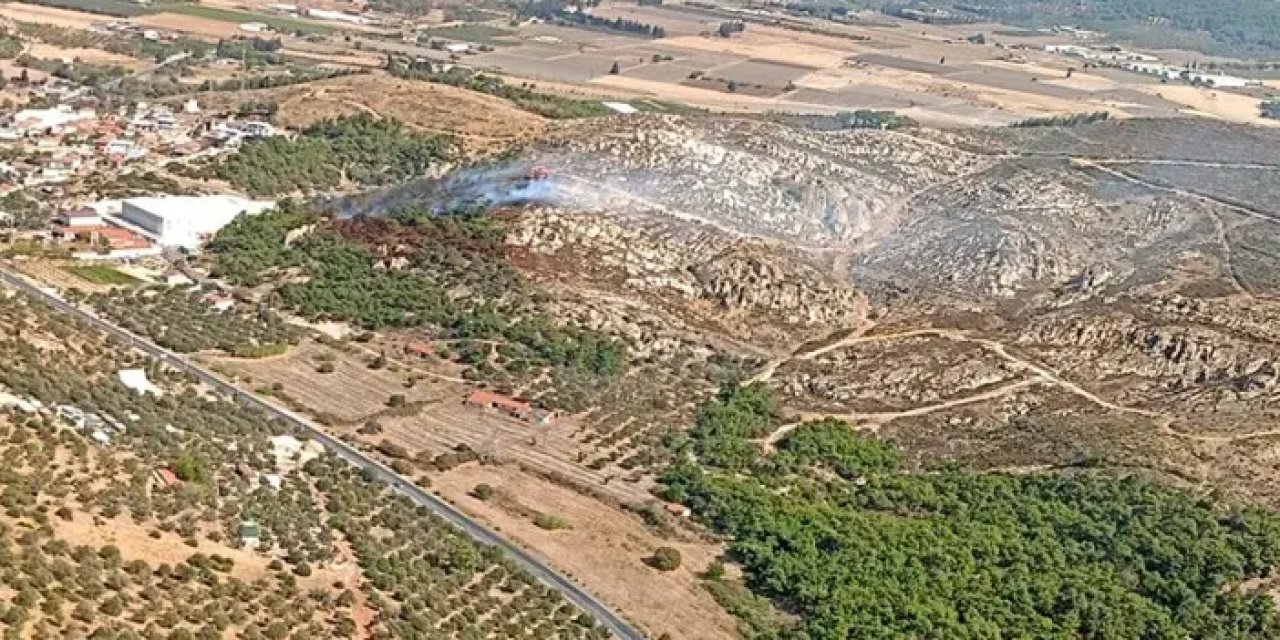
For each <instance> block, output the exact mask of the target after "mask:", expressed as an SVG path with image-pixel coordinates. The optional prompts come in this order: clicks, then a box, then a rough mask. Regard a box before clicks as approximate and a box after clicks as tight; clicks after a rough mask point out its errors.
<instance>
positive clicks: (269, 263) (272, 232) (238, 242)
mask: <svg viewBox="0 0 1280 640" xmlns="http://www.w3.org/2000/svg"><path fill="white" fill-rule="evenodd" d="M310 222H314V220H313V217H312V215H311V214H309V213H308V212H307V211H306V210H304V209H303V208H302V207H300V206H298V205H297V204H296V203H295V202H293V201H291V200H284V201H281V202H280V203H279V205H278V206H277V207H276V208H275V209H272V210H271V211H270V212H267V213H264V214H262V215H256V216H240V217H238V218H236V219H235V220H233V221H232V222H231V224H229V225H227V226H225V227H223V228H222V230H220V231H218V234H217V235H216V236H214V238H213V240H211V241H210V242H209V245H208V250H209V252H210V253H213V254H214V255H216V256H217V257H218V259H217V263H216V271H215V273H214V275H215V276H217V277H219V278H223V279H225V280H229V281H231V282H232V283H234V284H238V285H249V286H253V285H257V284H260V283H262V282H263V279H264V276H265V275H268V272H269V270H271V269H275V268H278V267H283V266H286V265H287V264H288V263H289V261H290V260H291V259H292V256H293V254H292V252H291V251H290V248H289V246H288V245H286V244H285V238H286V237H287V236H288V233H289V231H291V230H294V229H299V228H302V227H303V226H305V225H307V224H308V223H310Z"/></svg>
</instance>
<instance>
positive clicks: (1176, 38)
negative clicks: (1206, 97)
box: [955, 0, 1280, 55]
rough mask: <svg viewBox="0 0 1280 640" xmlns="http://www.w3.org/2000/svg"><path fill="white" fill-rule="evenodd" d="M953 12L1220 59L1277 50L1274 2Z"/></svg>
mask: <svg viewBox="0 0 1280 640" xmlns="http://www.w3.org/2000/svg"><path fill="white" fill-rule="evenodd" d="M955 8H959V9H964V10H966V11H970V12H973V13H977V14H979V15H982V16H984V17H987V18H991V19H995V20H999V21H1001V22H1008V23H1011V24H1018V25H1027V26H1048V25H1055V24H1070V25H1074V26H1081V27H1091V28H1098V29H1103V30H1106V31H1108V32H1110V33H1112V34H1114V35H1116V36H1118V37H1121V38H1125V39H1130V40H1133V41H1134V42H1137V43H1139V44H1147V45H1153V46H1157V45H1158V46H1162V47H1186V48H1193V49H1197V50H1201V51H1205V52H1206V53H1214V54H1222V55H1246V54H1252V55H1270V54H1274V53H1276V52H1280V3H1277V2H1275V1H1274V0H1225V1H1220V0H1182V1H1180V2H1168V1H1167V0H982V1H981V2H972V3H963V4H957V5H955Z"/></svg>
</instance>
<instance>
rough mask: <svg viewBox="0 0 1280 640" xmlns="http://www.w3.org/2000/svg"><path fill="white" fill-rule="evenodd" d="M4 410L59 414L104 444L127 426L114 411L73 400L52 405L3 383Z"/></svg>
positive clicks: (0, 393) (1, 407)
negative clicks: (88, 408) (87, 406)
mask: <svg viewBox="0 0 1280 640" xmlns="http://www.w3.org/2000/svg"><path fill="white" fill-rule="evenodd" d="M0 410H3V411H13V412H16V413H21V414H25V415H30V416H48V417H51V418H55V419H57V420H58V421H60V422H62V423H63V424H65V425H67V426H68V427H71V428H73V429H75V430H76V431H79V432H80V433H82V434H84V435H85V436H86V437H88V438H89V439H90V440H93V441H94V442H96V443H98V444H99V445H102V446H104V447H105V446H108V445H110V444H111V439H112V437H113V435H115V434H121V433H124V432H125V431H126V430H127V429H126V427H125V424H124V422H123V421H121V420H119V419H118V418H116V417H115V416H112V415H111V414H108V413H94V412H92V411H85V410H84V409H81V408H80V407H77V406H75V405H70V404H59V405H52V406H50V405H46V404H45V403H43V402H41V401H39V400H37V399H35V398H32V397H29V396H19V395H16V394H14V393H12V392H10V391H8V390H6V389H4V388H3V387H0ZM129 419H130V420H137V419H139V416H138V415H136V414H130V415H129Z"/></svg>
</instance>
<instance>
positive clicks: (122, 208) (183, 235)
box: [49, 195, 275, 259]
mask: <svg viewBox="0 0 1280 640" xmlns="http://www.w3.org/2000/svg"><path fill="white" fill-rule="evenodd" d="M273 206H275V202H274V201H271V200H249V199H247V198H242V197H240V196H236V195H205V196H157V197H140V198H124V199H122V200H103V201H98V202H94V203H92V204H89V205H86V206H83V207H79V208H76V209H71V210H67V211H63V212H62V213H60V214H58V216H57V218H56V219H55V221H54V223H53V225H52V226H51V228H50V230H49V237H50V238H51V239H52V240H54V241H56V242H60V243H75V244H79V245H80V246H81V247H82V248H83V250H82V251H79V252H75V255H76V257H78V258H81V259H130V258H140V257H146V256H155V255H160V254H161V253H162V252H163V251H164V250H165V249H166V248H177V249H184V250H187V251H194V250H196V249H198V248H199V247H200V245H201V244H203V243H204V242H206V241H208V240H209V239H210V238H211V237H212V236H213V235H214V234H215V233H217V232H218V230H219V229H221V228H222V227H225V226H226V225H228V224H230V223H231V221H232V220H234V219H236V218H237V217H238V216H240V215H243V214H250V215H252V214H255V213H259V212H262V211H264V210H266V209H270V208H271V207H273Z"/></svg>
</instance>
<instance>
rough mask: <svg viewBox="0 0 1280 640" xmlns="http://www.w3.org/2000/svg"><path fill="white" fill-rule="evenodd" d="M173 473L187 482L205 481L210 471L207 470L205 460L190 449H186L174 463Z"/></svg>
mask: <svg viewBox="0 0 1280 640" xmlns="http://www.w3.org/2000/svg"><path fill="white" fill-rule="evenodd" d="M173 474H174V475H176V476H178V478H179V479H181V480H183V481H185V482H204V481H205V480H206V479H208V476H209V472H208V471H206V470H205V465H204V461H202V460H200V459H199V458H197V457H196V456H195V454H194V453H192V452H190V451H184V452H183V453H182V456H180V457H179V458H178V461H177V462H175V463H174V465H173Z"/></svg>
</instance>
